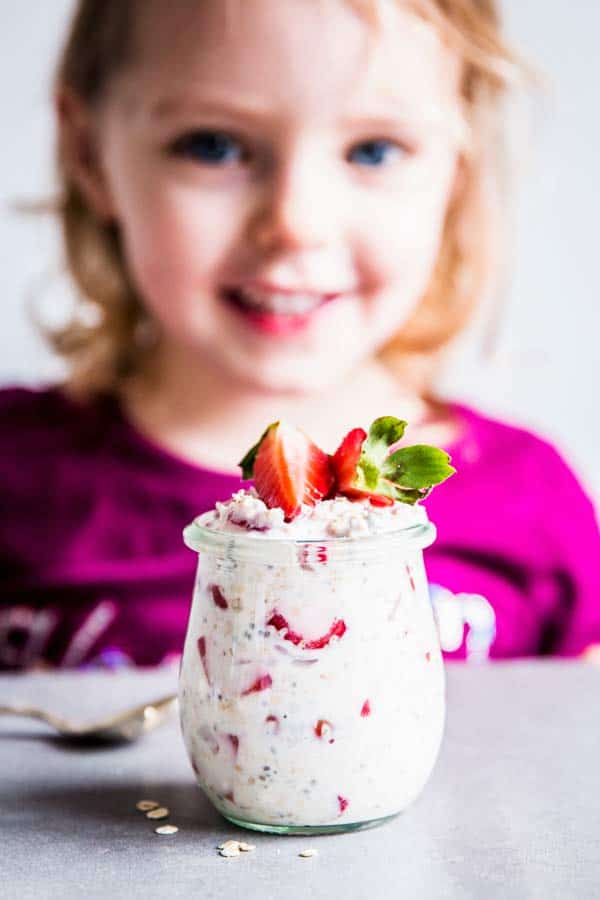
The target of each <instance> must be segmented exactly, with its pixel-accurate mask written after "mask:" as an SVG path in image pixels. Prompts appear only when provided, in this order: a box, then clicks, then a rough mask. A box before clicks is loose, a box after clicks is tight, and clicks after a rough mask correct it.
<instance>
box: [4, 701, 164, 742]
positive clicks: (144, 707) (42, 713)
mask: <svg viewBox="0 0 600 900" xmlns="http://www.w3.org/2000/svg"><path fill="white" fill-rule="evenodd" d="M176 700H177V695H176V694H169V695H168V696H167V697H161V698H160V700H153V701H152V702H151V703H142V704H141V705H140V706H135V707H134V708H133V709H127V710H125V712H121V713H118V714H117V715H116V716H109V717H108V718H104V719H99V720H97V721H96V722H86V723H79V724H78V723H76V722H71V721H69V719H63V718H62V717H61V716H55V715H53V714H52V713H49V712H46V710H43V709H37V708H36V707H35V706H0V715H7V716H25V718H28V719H41V720H42V722H46V723H47V724H48V725H51V726H52V728H55V729H56V730H57V731H58V732H59V734H61V735H62V736H63V737H65V738H69V739H70V740H76V741H82V742H83V741H88V742H90V743H91V742H94V741H99V742H100V741H102V742H111V741H114V742H117V741H135V740H136V739H137V738H139V737H140V736H141V735H142V734H146V732H148V731H152V730H153V729H154V728H156V727H157V725H160V723H161V722H163V721H164V720H165V718H166V717H167V716H168V714H169V713H170V712H171V709H172V707H173V706H174V704H175V701H176Z"/></svg>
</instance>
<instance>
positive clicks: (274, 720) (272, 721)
mask: <svg viewBox="0 0 600 900" xmlns="http://www.w3.org/2000/svg"><path fill="white" fill-rule="evenodd" d="M265 725H266V726H267V730H268V731H269V733H270V734H277V733H278V732H279V728H280V727H281V723H280V722H279V717H278V716H273V715H271V716H267V718H266V719H265Z"/></svg>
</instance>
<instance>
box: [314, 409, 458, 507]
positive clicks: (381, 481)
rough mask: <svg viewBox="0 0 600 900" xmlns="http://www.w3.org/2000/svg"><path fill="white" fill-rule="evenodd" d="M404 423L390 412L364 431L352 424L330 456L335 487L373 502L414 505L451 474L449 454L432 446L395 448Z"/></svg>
mask: <svg viewBox="0 0 600 900" xmlns="http://www.w3.org/2000/svg"><path fill="white" fill-rule="evenodd" d="M406 424H407V423H406V422H404V421H403V420H402V419H397V418H395V416H381V417H380V418H378V419H375V421H374V422H373V424H372V425H371V427H370V429H369V432H368V434H367V432H366V431H364V429H362V428H353V429H352V431H350V432H348V434H347V435H346V437H345V438H344V440H343V441H342V443H341V444H340V446H339V447H338V448H337V450H336V451H335V453H334V454H333V456H332V457H331V464H332V468H333V471H334V476H335V490H336V491H337V492H338V493H340V494H343V495H344V496H345V497H348V498H349V499H350V500H369V501H370V503H371V504H372V505H373V506H391V505H392V504H393V503H394V502H395V501H401V502H403V503H409V504H414V503H417V502H418V501H419V500H422V499H423V498H424V497H426V496H427V495H428V494H429V493H430V491H431V489H432V487H433V486H434V485H436V484H440V483H441V482H442V481H445V480H446V478H449V477H450V475H453V474H454V472H455V469H454V468H453V467H452V466H451V465H449V463H450V457H449V456H448V454H447V453H445V452H444V451H443V450H440V449H438V448H437V447H429V446H426V445H423V444H419V445H416V446H413V447H400V448H399V447H398V444H399V442H400V441H401V439H402V437H403V435H404V430H405V428H406Z"/></svg>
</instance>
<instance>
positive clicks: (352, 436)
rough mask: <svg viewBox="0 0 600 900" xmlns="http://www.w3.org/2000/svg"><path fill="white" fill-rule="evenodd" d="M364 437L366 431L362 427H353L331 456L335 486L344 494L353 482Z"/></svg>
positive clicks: (365, 437)
mask: <svg viewBox="0 0 600 900" xmlns="http://www.w3.org/2000/svg"><path fill="white" fill-rule="evenodd" d="M366 439H367V432H366V431H365V430H364V428H353V429H352V431H349V432H348V434H347V435H346V437H345V438H344V440H343V441H342V443H341V444H340V446H339V447H338V448H337V450H336V451H335V453H334V454H333V456H332V457H331V465H332V467H333V472H334V475H335V486H336V488H337V489H338V491H340V493H344V494H345V493H346V491H347V490H349V489H351V488H352V485H353V484H354V479H355V478H356V467H357V465H358V461H359V459H360V454H361V452H362V445H363V444H364V442H365V441H366Z"/></svg>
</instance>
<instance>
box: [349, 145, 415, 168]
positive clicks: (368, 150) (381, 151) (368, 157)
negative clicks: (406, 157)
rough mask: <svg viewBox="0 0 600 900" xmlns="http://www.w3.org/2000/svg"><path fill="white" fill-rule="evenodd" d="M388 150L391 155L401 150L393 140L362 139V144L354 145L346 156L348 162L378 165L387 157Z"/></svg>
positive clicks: (388, 154)
mask: <svg viewBox="0 0 600 900" xmlns="http://www.w3.org/2000/svg"><path fill="white" fill-rule="evenodd" d="M388 151H392V155H394V154H395V153H398V152H400V153H402V152H403V151H402V148H401V147H399V146H398V144H396V143H394V142H393V141H385V140H377V141H364V142H363V143H362V144H357V145H356V147H355V148H354V149H353V150H352V151H351V152H350V155H349V157H348V158H349V160H350V162H358V163H359V164H361V165H366V166H371V167H373V166H376V167H379V166H381V164H382V163H384V162H386V161H387V160H388V159H389V156H390V153H389V152H388Z"/></svg>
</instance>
